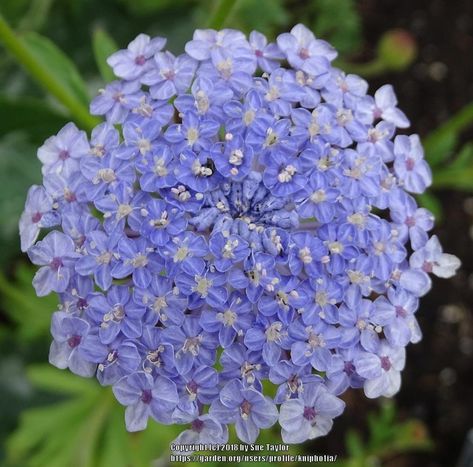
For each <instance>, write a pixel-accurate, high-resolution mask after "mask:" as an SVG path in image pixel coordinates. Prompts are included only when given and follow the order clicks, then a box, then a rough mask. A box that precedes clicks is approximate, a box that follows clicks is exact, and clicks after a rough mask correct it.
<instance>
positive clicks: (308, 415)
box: [303, 407, 317, 422]
mask: <svg viewBox="0 0 473 467" xmlns="http://www.w3.org/2000/svg"><path fill="white" fill-rule="evenodd" d="M316 415H317V413H316V411H315V409H314V408H313V407H304V413H303V416H304V418H305V419H306V420H308V421H309V422H312V421H313V420H314V419H315V416H316Z"/></svg>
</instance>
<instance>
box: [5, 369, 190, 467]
mask: <svg viewBox="0 0 473 467" xmlns="http://www.w3.org/2000/svg"><path fill="white" fill-rule="evenodd" d="M28 377H29V380H30V381H31V383H32V384H33V386H34V387H35V388H37V389H40V390H43V391H47V392H53V393H55V394H57V395H61V396H68V397H67V399H66V400H62V401H59V402H57V403H55V404H52V405H48V406H44V407H39V408H32V409H28V410H26V411H24V412H23V414H22V416H21V418H20V425H19V428H18V430H16V431H15V433H14V434H13V435H12V436H11V437H10V438H9V440H8V442H7V459H8V461H9V463H10V464H11V465H12V466H18V467H20V466H21V467H44V466H45V465H47V466H48V467H64V466H66V465H67V466H70V467H127V466H133V467H142V466H143V467H144V466H150V465H151V462H152V460H153V459H157V458H158V457H159V456H163V455H164V456H166V457H167V456H168V455H169V452H168V451H169V443H170V442H171V441H172V440H173V439H174V438H175V437H176V436H177V434H178V433H179V431H180V430H181V429H182V427H164V426H160V425H158V424H156V423H154V422H152V421H150V422H149V426H148V429H147V430H146V431H143V432H140V433H134V434H129V433H127V432H126V430H125V423H124V419H123V408H122V407H121V406H120V405H119V404H118V403H117V402H116V400H115V399H114V396H113V394H112V392H111V390H110V389H109V388H108V389H105V388H103V387H101V386H100V385H99V384H98V383H97V381H96V380H86V379H84V378H81V377H79V376H75V375H72V374H71V373H69V372H67V371H61V370H57V369H54V368H52V367H50V366H48V365H38V366H34V367H30V368H29V369H28Z"/></svg>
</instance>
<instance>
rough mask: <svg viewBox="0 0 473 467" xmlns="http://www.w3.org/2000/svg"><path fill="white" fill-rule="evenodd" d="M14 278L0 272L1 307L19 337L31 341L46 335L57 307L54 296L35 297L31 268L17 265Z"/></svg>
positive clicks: (56, 300)
mask: <svg viewBox="0 0 473 467" xmlns="http://www.w3.org/2000/svg"><path fill="white" fill-rule="evenodd" d="M15 272H16V277H15V279H14V280H13V281H9V280H8V279H7V278H6V277H5V276H4V275H3V273H2V272H0V292H1V293H0V303H1V305H2V310H4V311H5V313H6V314H7V315H8V316H9V318H10V319H11V320H12V321H13V322H14V323H15V324H16V325H17V327H18V333H19V337H20V338H21V339H25V340H33V339H36V338H37V337H42V336H47V335H49V328H50V324H51V314H52V312H53V311H55V310H57V304H58V299H57V297H56V296H55V295H48V296H47V297H37V296H36V293H35V291H34V289H33V286H32V285H31V281H32V280H33V276H34V270H33V268H32V267H30V266H26V265H25V264H20V265H19V266H18V268H17V270H16V271H15Z"/></svg>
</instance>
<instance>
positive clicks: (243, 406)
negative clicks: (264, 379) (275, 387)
mask: <svg viewBox="0 0 473 467" xmlns="http://www.w3.org/2000/svg"><path fill="white" fill-rule="evenodd" d="M209 413H210V415H212V416H214V417H215V418H216V419H217V420H219V421H221V422H222V423H230V422H231V423H235V428H236V432H237V436H238V437H239V438H240V439H241V440H242V441H244V442H245V443H250V444H252V443H254V442H255V441H256V438H257V437H258V434H259V430H260V429H261V428H269V427H271V426H272V425H274V423H276V421H277V419H278V411H277V408H276V406H275V405H274V403H273V402H271V399H270V398H269V397H265V396H263V394H261V393H260V392H258V391H256V390H255V389H253V388H245V387H244V386H243V385H242V383H241V381H239V380H232V381H229V382H228V383H227V384H226V385H225V386H224V387H223V388H222V390H221V391H220V399H217V400H215V401H214V402H213V403H212V405H211V406H210V412H209Z"/></svg>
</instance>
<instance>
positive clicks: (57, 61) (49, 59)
mask: <svg viewBox="0 0 473 467" xmlns="http://www.w3.org/2000/svg"><path fill="white" fill-rule="evenodd" d="M21 39H22V42H23V45H24V46H25V47H26V48H27V49H28V51H29V53H30V54H31V55H32V56H33V57H34V60H35V61H36V62H37V63H40V64H41V67H42V68H43V69H44V70H50V71H51V72H52V73H53V76H54V80H55V82H57V83H58V85H59V86H61V88H63V89H64V91H65V92H67V93H68V94H69V95H70V96H71V97H73V98H74V99H76V100H77V101H78V102H80V103H81V104H82V105H84V106H85V107H86V108H87V107H88V106H89V102H90V97H89V95H88V91H87V86H86V84H85V82H84V80H83V79H82V77H81V76H80V74H79V71H78V70H77V68H76V66H75V65H74V63H73V62H72V61H71V60H70V59H69V58H68V57H67V55H65V54H64V53H63V52H62V51H61V50H60V49H59V48H58V47H57V46H56V44H54V43H53V42H52V41H50V40H49V39H48V38H46V37H43V36H40V35H39V34H36V33H34V32H29V33H27V34H25V35H24V36H23V37H22V38H21Z"/></svg>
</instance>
